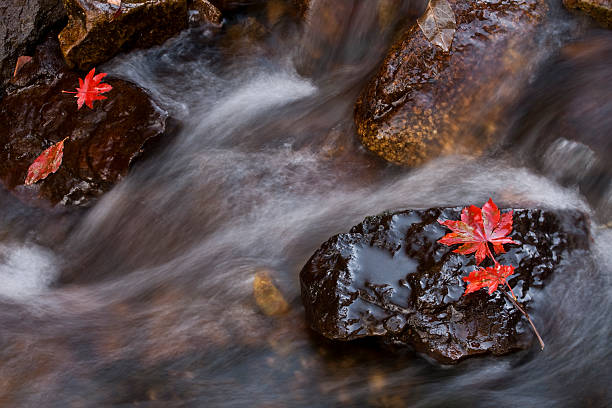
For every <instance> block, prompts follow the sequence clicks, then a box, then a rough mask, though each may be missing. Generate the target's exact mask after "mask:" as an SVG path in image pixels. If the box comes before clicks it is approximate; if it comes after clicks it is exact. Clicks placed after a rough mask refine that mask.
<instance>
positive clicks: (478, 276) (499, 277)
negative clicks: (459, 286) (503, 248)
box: [463, 264, 514, 295]
mask: <svg viewBox="0 0 612 408" xmlns="http://www.w3.org/2000/svg"><path fill="white" fill-rule="evenodd" d="M513 273H514V266H512V265H500V264H495V266H491V267H489V268H479V269H476V270H475V271H472V272H471V273H470V274H469V275H468V276H465V277H464V278H463V280H464V281H465V282H468V286H467V288H466V289H465V292H464V293H463V295H467V294H468V293H472V292H475V291H477V290H479V289H482V288H484V287H487V286H488V287H489V295H490V294H491V293H493V292H495V290H497V286H498V285H505V284H506V278H507V277H508V276H510V275H512V274H513Z"/></svg>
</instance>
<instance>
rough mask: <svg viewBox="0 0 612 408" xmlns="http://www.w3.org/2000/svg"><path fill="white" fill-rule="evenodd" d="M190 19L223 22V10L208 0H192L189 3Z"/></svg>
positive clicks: (203, 21)
mask: <svg viewBox="0 0 612 408" xmlns="http://www.w3.org/2000/svg"><path fill="white" fill-rule="evenodd" d="M188 4H189V21H190V22H193V21H196V22H200V23H212V24H220V23H221V11H220V10H219V9H218V8H217V7H215V6H214V4H212V3H211V2H210V1H208V0H191V1H190V2H189V3H188Z"/></svg>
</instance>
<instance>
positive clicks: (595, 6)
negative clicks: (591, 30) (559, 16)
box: [563, 0, 612, 28]
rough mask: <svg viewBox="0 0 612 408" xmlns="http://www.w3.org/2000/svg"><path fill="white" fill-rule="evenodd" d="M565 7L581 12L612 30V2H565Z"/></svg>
mask: <svg viewBox="0 0 612 408" xmlns="http://www.w3.org/2000/svg"><path fill="white" fill-rule="evenodd" d="M563 5H564V6H565V7H567V8H568V9H577V10H581V11H583V12H585V13H586V14H588V15H589V16H591V17H593V18H594V19H595V20H597V22H599V23H600V24H601V25H603V26H604V27H608V28H612V0H563Z"/></svg>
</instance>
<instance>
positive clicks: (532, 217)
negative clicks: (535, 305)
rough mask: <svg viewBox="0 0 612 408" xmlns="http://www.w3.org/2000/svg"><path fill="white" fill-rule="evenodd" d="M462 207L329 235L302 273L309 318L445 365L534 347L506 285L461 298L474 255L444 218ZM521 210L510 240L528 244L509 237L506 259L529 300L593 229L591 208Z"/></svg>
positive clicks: (328, 331) (331, 331)
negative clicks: (458, 250) (464, 251)
mask: <svg viewBox="0 0 612 408" xmlns="http://www.w3.org/2000/svg"><path fill="white" fill-rule="evenodd" d="M459 212H460V208H433V209H429V210H406V211H399V212H396V213H383V214H381V215H377V216H373V217H368V218H366V219H365V220H364V221H363V222H362V223H361V224H359V225H357V226H355V227H353V228H352V229H351V230H350V232H348V233H345V234H340V235H337V236H335V237H333V238H331V239H329V240H328V241H327V242H325V243H324V244H323V245H322V246H321V248H320V249H319V250H318V251H317V252H315V254H314V255H313V256H312V257H311V258H310V260H309V261H308V263H307V264H306V265H305V266H304V268H303V269H302V272H301V273H300V280H301V284H302V299H303V302H304V307H305V309H306V318H307V320H308V322H309V324H310V326H311V327H312V328H313V329H314V330H315V331H317V332H319V333H321V334H322V335H324V336H325V337H328V338H330V339H335V340H354V339H358V338H361V337H368V336H381V337H382V338H383V339H384V340H385V341H386V342H388V343H392V344H402V345H411V346H413V347H414V348H415V349H416V350H418V351H421V352H424V353H426V354H429V355H430V356H432V357H434V358H435V359H437V360H439V361H442V362H447V363H452V362H456V361H458V360H460V359H463V358H465V357H468V356H472V355H477V354H485V353H491V354H495V355H501V354H506V353H508V352H510V351H512V350H516V349H522V348H526V347H528V346H529V345H530V344H531V341H532V338H531V332H530V331H529V330H525V328H524V326H525V324H526V323H525V322H524V321H523V320H522V318H521V315H520V313H519V312H518V311H517V310H515V309H514V308H513V307H511V306H510V305H508V304H507V301H506V299H505V298H504V297H503V295H502V294H501V293H499V292H496V293H495V294H494V295H493V296H489V295H488V294H487V292H486V291H479V292H476V293H474V294H471V295H469V296H462V295H463V292H464V289H465V288H464V283H463V281H462V280H461V278H462V277H463V276H467V275H468V274H469V272H470V271H472V270H473V269H474V267H475V264H474V260H473V259H471V258H466V257H463V256H461V255H457V254H455V253H453V252H452V249H453V248H449V247H446V246H444V245H441V244H438V243H437V242H436V241H437V240H438V239H440V238H441V237H442V236H443V235H444V234H445V233H446V231H445V229H444V227H442V226H441V225H439V224H438V222H437V220H438V219H439V218H441V219H457V218H458V217H459ZM514 214H515V215H514V232H513V234H512V238H513V239H514V240H515V241H517V242H520V243H521V244H522V245H520V246H516V245H507V246H506V247H507V248H506V250H507V253H505V254H503V255H501V256H500V257H499V261H500V263H502V264H512V265H514V266H515V267H517V276H516V277H514V278H511V279H510V283H511V284H512V285H513V286H515V287H517V293H518V294H519V295H520V296H519V301H520V302H521V303H522V304H523V305H528V304H529V303H530V300H531V298H532V296H531V295H530V290H533V289H531V288H536V287H542V285H543V282H544V281H545V280H546V278H547V277H548V276H549V275H550V274H551V273H552V272H553V271H554V270H557V269H562V267H560V265H561V264H562V260H563V259H567V258H568V257H572V256H578V254H581V255H582V254H584V253H586V252H587V251H588V240H589V231H588V226H587V219H586V217H585V215H584V214H581V213H579V212H575V211H555V212H551V211H546V210H535V209H534V210H515V213H514ZM488 261H489V260H486V261H485V262H488ZM483 265H485V264H483Z"/></svg>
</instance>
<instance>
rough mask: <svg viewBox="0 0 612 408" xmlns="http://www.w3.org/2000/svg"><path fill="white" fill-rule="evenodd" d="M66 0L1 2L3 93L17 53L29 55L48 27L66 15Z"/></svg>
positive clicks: (0, 46) (0, 35)
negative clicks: (64, 3) (64, 2)
mask: <svg viewBox="0 0 612 408" xmlns="http://www.w3.org/2000/svg"><path fill="white" fill-rule="evenodd" d="M65 15H66V14H65V12H64V8H63V6H62V0H25V1H23V0H22V1H17V0H2V1H1V2H0V38H1V39H2V41H0V94H1V92H2V89H3V88H4V85H5V84H6V82H7V81H8V80H9V79H10V78H11V76H12V74H13V70H14V68H15V63H16V62H17V57H19V56H20V55H27V54H28V53H29V52H31V51H32V49H31V48H32V47H33V46H34V45H35V44H36V42H37V41H39V40H40V39H41V38H43V37H42V36H43V35H44V34H45V31H46V30H47V29H49V28H50V27H52V26H53V25H54V24H56V23H57V22H58V21H60V20H62V19H63V18H64V17H65Z"/></svg>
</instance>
